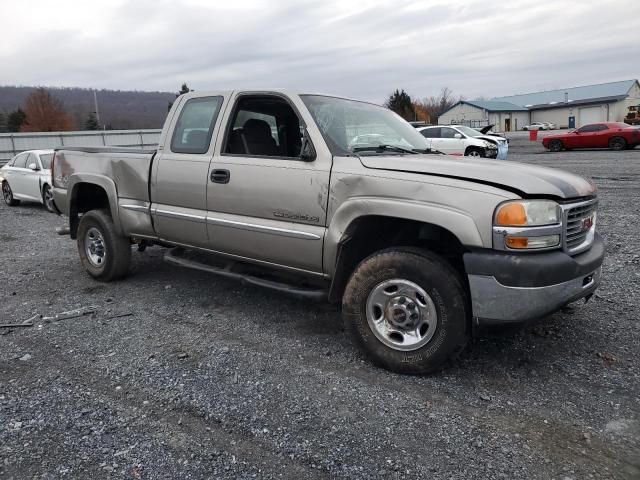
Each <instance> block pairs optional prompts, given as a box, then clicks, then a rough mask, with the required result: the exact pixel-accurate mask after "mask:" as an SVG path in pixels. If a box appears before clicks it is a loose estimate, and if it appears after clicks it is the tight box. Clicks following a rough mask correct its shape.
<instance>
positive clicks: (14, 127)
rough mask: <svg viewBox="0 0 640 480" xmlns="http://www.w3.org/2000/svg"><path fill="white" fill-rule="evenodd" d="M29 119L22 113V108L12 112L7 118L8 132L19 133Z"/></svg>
mask: <svg viewBox="0 0 640 480" xmlns="http://www.w3.org/2000/svg"><path fill="white" fill-rule="evenodd" d="M26 119H27V115H26V114H25V113H24V112H23V111H22V109H21V108H18V109H17V110H15V111H13V112H11V113H10V114H9V115H8V116H7V131H8V132H19V131H20V128H22V125H23V124H24V122H25V121H26Z"/></svg>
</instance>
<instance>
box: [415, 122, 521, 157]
mask: <svg viewBox="0 0 640 480" xmlns="http://www.w3.org/2000/svg"><path fill="white" fill-rule="evenodd" d="M418 131H419V132H420V133H421V134H422V136H423V137H425V138H426V139H427V140H429V141H430V148H431V149H432V150H438V151H440V152H442V153H446V154H447V155H465V156H469V157H484V158H497V159H499V160H506V158H507V151H508V148H509V142H507V139H506V138H503V137H498V136H495V135H485V134H483V133H480V132H479V131H478V130H475V129H473V128H469V127H466V126H464V125H434V126H430V127H423V128H418Z"/></svg>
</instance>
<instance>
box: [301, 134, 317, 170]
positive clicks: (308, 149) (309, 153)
mask: <svg viewBox="0 0 640 480" xmlns="http://www.w3.org/2000/svg"><path fill="white" fill-rule="evenodd" d="M315 159H316V149H315V148H314V147H313V143H311V139H310V138H309V134H308V133H307V132H306V130H305V132H304V135H303V137H302V146H301V148H300V160H302V161H303V162H313V161H314V160H315Z"/></svg>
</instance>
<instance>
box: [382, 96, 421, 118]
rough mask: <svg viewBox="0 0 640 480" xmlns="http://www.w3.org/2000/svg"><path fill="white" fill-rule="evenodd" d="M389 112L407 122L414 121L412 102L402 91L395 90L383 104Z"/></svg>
mask: <svg viewBox="0 0 640 480" xmlns="http://www.w3.org/2000/svg"><path fill="white" fill-rule="evenodd" d="M384 106H385V107H387V108H388V109H389V110H393V111H394V112H396V113H397V114H398V115H400V116H401V117H402V118H404V119H405V120H408V121H412V120H415V115H416V113H415V110H414V108H413V102H412V101H411V97H410V96H409V94H408V93H407V92H405V91H404V89H402V90H396V91H395V92H393V93H392V94H391V95H390V96H389V98H388V99H387V101H386V102H385V104H384Z"/></svg>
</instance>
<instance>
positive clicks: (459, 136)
mask: <svg viewBox="0 0 640 480" xmlns="http://www.w3.org/2000/svg"><path fill="white" fill-rule="evenodd" d="M453 138H457V139H460V138H462V135H461V134H459V133H456V134H455V135H454V136H453Z"/></svg>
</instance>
